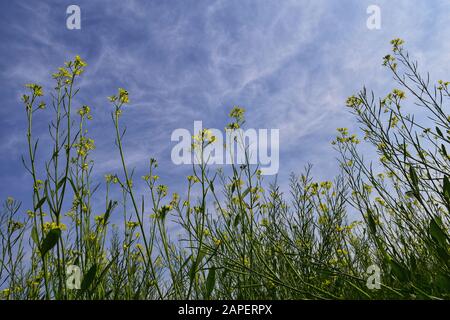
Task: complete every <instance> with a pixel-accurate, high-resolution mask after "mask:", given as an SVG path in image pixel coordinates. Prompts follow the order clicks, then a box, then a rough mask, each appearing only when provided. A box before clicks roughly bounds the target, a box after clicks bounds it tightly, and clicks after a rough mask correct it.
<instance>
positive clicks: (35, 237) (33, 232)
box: [31, 226, 39, 246]
mask: <svg viewBox="0 0 450 320" xmlns="http://www.w3.org/2000/svg"><path fill="white" fill-rule="evenodd" d="M31 239H32V240H33V241H34V243H35V244H36V245H38V246H39V237H38V233H37V229H36V226H33V228H32V229H31Z"/></svg>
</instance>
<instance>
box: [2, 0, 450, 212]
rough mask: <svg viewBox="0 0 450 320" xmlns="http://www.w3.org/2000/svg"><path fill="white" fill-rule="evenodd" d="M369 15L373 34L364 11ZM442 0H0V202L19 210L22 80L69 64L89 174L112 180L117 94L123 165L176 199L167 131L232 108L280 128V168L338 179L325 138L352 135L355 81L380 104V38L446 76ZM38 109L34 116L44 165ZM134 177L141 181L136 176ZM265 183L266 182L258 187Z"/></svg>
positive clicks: (385, 83) (180, 178)
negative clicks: (73, 26) (125, 100)
mask: <svg viewBox="0 0 450 320" xmlns="http://www.w3.org/2000/svg"><path fill="white" fill-rule="evenodd" d="M70 4H76V5H78V6H80V8H81V23H82V25H81V30H68V29H67V28H66V17H67V15H66V8H67V6H69V5H70ZM371 4H376V5H378V6H379V7H380V8H381V19H382V21H381V29H380V30H369V29H368V28H367V27H366V20H367V18H368V14H367V13H366V8H367V7H368V6H369V5H371ZM449 13H450V2H448V1H425V0H423V1H414V4H412V2H411V1H395V4H394V3H393V1H377V2H374V1H361V0H354V1H331V0H329V1H320V0H315V1H287V0H286V1H284V0H273V1H270V0H259V1H256V0H255V1H247V0H239V1H234V0H226V1H220V0H217V1H213V0H209V1H206V0H204V1H202V0H198V1H194V0H191V1H131V0H126V1H14V2H13V1H2V2H1V4H0V37H1V40H2V45H1V47H0V56H1V58H2V59H0V96H1V99H2V100H1V101H2V104H1V107H0V136H1V139H0V147H1V150H2V152H1V156H0V181H1V183H0V198H1V199H5V198H6V197H7V196H13V197H14V198H16V199H18V200H21V201H23V202H24V205H25V208H24V209H28V207H27V205H28V204H29V201H30V196H29V195H30V192H31V179H30V177H29V176H28V175H27V173H26V171H25V170H24V169H23V166H22V163H21V160H20V157H21V155H22V154H23V153H25V152H24V150H25V147H26V136H25V128H26V121H25V112H24V109H23V106H22V104H21V103H20V96H21V94H22V93H23V92H24V87H23V84H25V83H29V82H37V83H40V84H42V85H44V89H45V91H46V92H48V91H49V90H50V89H51V88H52V86H53V84H52V79H51V73H52V72H54V71H55V70H56V69H57V67H59V66H61V65H62V64H63V62H64V61H67V60H69V59H71V58H73V57H74V56H75V55H76V54H78V55H80V56H81V57H82V58H83V59H85V60H86V61H87V63H88V67H87V69H86V72H85V74H84V75H83V77H82V80H81V81H80V82H79V87H80V88H81V91H80V95H79V96H77V101H76V103H75V105H76V106H81V105H83V104H87V105H89V106H91V108H92V113H93V116H94V120H93V122H92V123H91V124H90V127H89V132H90V133H89V134H90V136H91V137H92V138H94V139H95V141H96V150H95V151H94V153H93V157H94V159H95V161H96V162H95V163H96V165H95V179H97V180H98V181H100V180H101V179H102V178H103V176H104V174H106V173H115V172H120V164H119V158H118V156H117V155H118V154H117V150H116V149H114V148H112V147H111V146H112V144H113V143H114V136H113V127H112V123H111V118H110V112H111V106H110V105H109V104H108V102H107V100H106V97H107V96H109V95H111V94H113V93H115V92H116V90H117V88H118V87H124V88H126V89H128V91H129V92H130V100H131V104H130V105H129V106H128V107H127V108H126V111H125V113H124V116H123V118H122V121H123V123H126V125H127V127H128V130H127V135H126V138H125V145H126V146H125V152H126V155H127V156H126V157H127V162H128V164H129V165H130V166H131V167H135V168H136V170H137V176H138V177H139V176H141V175H142V174H143V173H144V171H145V169H146V167H147V164H148V159H149V158H150V157H155V158H157V159H158V160H159V163H160V166H159V175H160V176H161V179H162V181H164V182H165V183H167V184H169V186H170V187H173V189H175V190H177V191H178V190H182V187H181V185H182V184H184V183H185V181H186V180H185V177H186V176H187V175H188V174H189V172H190V168H189V167H188V166H181V167H180V166H175V165H173V164H172V163H171V161H170V152H171V149H172V147H173V146H174V143H173V142H171V141H170V135H171V133H172V131H173V130H175V129H177V128H186V129H189V130H193V123H194V120H202V121H203V124H204V126H207V127H213V128H223V127H224V126H225V124H226V123H227V114H228V112H229V110H230V109H231V107H232V106H233V105H240V106H242V107H245V109H246V110H247V114H246V118H247V123H248V126H250V127H252V128H279V129H280V173H279V177H278V180H279V182H280V183H281V184H282V185H285V184H286V181H287V179H288V176H289V174H290V173H291V172H296V173H300V172H301V170H302V168H303V167H304V166H305V165H306V164H307V163H308V162H311V163H313V164H314V165H315V169H314V171H313V172H314V173H315V175H316V177H317V179H330V178H332V177H333V176H334V175H336V173H337V172H338V166H337V163H336V161H335V158H336V157H337V154H336V152H335V151H334V150H333V149H332V147H331V145H330V141H331V140H332V139H333V137H334V136H335V132H336V131H335V129H336V128H337V127H349V128H350V131H355V130H356V129H357V125H356V121H355V119H353V117H352V116H351V115H350V114H349V113H348V110H346V108H345V107H344V102H345V99H346V97H347V96H349V95H351V94H353V93H355V92H356V91H357V90H358V89H360V88H362V86H363V85H365V86H367V87H368V88H369V89H373V90H374V91H375V93H376V94H377V95H385V94H386V93H387V92H388V91H390V90H391V89H392V88H393V86H395V84H394V83H393V81H392V78H391V75H390V74H389V73H388V71H387V70H385V69H384V68H383V67H382V66H381V62H382V57H383V56H384V55H385V54H387V53H388V52H389V50H390V44H389V40H391V39H392V38H396V37H401V38H403V39H404V40H405V41H406V46H407V48H408V50H409V51H410V52H411V54H412V55H413V57H415V58H417V59H418V60H419V66H420V67H421V68H422V69H423V70H427V71H430V73H431V76H432V79H446V80H448V75H449V71H450V70H449V65H450V64H448V59H449V54H450V50H449V49H450V42H449V41H448V39H449V36H450V28H449V26H450V23H449V22H450V14H449ZM50 115H51V112H50V110H46V111H43V112H40V113H39V115H38V116H37V117H36V119H35V124H36V127H35V133H36V134H37V135H40V137H41V146H42V149H41V151H40V152H39V153H38V157H39V156H42V157H44V158H41V159H42V160H45V159H46V158H45V157H47V154H48V153H47V154H46V153H45V151H46V149H45V144H46V141H48V136H47V123H48V120H49V117H50ZM141 173H142V174H141ZM269 180H270V178H269Z"/></svg>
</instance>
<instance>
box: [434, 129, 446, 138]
mask: <svg viewBox="0 0 450 320" xmlns="http://www.w3.org/2000/svg"><path fill="white" fill-rule="evenodd" d="M436 132H437V134H438V135H440V136H441V137H442V138H443V137H444V135H443V134H442V131H441V129H439V127H436Z"/></svg>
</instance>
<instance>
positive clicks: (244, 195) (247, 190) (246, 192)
mask: <svg viewBox="0 0 450 320" xmlns="http://www.w3.org/2000/svg"><path fill="white" fill-rule="evenodd" d="M249 192H250V188H247V189H246V190H245V191H244V192H243V193H242V199H244V198H245V197H246V196H247V194H248V193H249Z"/></svg>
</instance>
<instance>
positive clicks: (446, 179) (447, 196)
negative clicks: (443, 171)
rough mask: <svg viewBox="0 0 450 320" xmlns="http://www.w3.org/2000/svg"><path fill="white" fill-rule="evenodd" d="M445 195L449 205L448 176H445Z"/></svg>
mask: <svg viewBox="0 0 450 320" xmlns="http://www.w3.org/2000/svg"><path fill="white" fill-rule="evenodd" d="M443 188H444V189H443V194H444V198H445V201H447V204H450V181H449V179H448V177H447V176H444V185H443Z"/></svg>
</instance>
